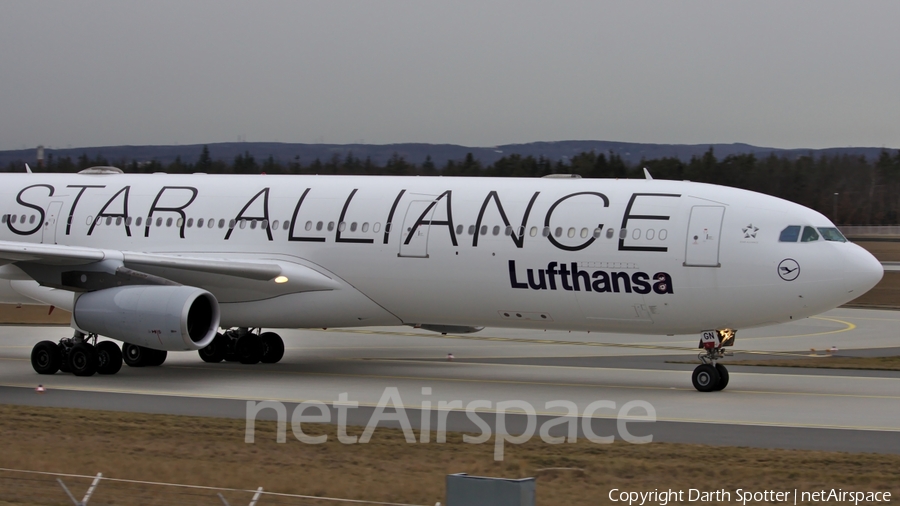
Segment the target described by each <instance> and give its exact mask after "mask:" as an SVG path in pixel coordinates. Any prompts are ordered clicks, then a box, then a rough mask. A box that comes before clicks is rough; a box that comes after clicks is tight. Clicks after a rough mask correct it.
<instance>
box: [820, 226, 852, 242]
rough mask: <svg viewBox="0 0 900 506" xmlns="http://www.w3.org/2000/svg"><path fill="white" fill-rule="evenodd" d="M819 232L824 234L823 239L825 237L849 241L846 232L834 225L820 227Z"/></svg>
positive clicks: (829, 239) (838, 240)
mask: <svg viewBox="0 0 900 506" xmlns="http://www.w3.org/2000/svg"><path fill="white" fill-rule="evenodd" d="M819 233H821V234H822V239H825V240H826V241H832V242H847V238H846V237H844V234H842V233H841V231H840V230H838V229H836V228H834V227H819Z"/></svg>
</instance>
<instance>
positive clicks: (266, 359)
mask: <svg viewBox="0 0 900 506" xmlns="http://www.w3.org/2000/svg"><path fill="white" fill-rule="evenodd" d="M259 341H260V345H261V346H262V358H261V359H260V362H262V363H264V364H276V363H278V361H279V360H281V357H283V356H284V341H283V340H282V339H281V336H279V335H278V334H276V333H274V332H263V333H262V334H260V335H259Z"/></svg>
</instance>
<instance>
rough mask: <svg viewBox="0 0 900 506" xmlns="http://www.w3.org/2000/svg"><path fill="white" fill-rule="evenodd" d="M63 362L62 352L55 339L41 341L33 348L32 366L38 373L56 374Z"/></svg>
mask: <svg viewBox="0 0 900 506" xmlns="http://www.w3.org/2000/svg"><path fill="white" fill-rule="evenodd" d="M61 363H62V353H60V352H59V345H58V344H56V343H54V342H53V341H41V342H39V343H37V344H36V345H34V348H32V349H31V367H33V368H34V371H35V372H36V373H38V374H56V371H59V367H60V365H61Z"/></svg>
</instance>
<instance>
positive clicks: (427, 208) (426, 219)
mask: <svg viewBox="0 0 900 506" xmlns="http://www.w3.org/2000/svg"><path fill="white" fill-rule="evenodd" d="M435 207H437V206H436V205H435V201H434V200H414V201H412V202H410V203H409V207H407V208H406V216H404V217H403V229H402V231H401V234H400V253H399V254H398V255H397V256H401V257H412V258H428V234H429V232H431V217H432V216H433V215H434V210H435Z"/></svg>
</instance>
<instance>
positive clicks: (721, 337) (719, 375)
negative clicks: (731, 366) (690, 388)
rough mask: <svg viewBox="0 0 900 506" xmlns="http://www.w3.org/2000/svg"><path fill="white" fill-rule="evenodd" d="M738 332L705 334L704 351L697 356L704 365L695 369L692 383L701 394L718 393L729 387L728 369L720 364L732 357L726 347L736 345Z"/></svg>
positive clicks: (729, 330)
mask: <svg viewBox="0 0 900 506" xmlns="http://www.w3.org/2000/svg"><path fill="white" fill-rule="evenodd" d="M735 333H736V331H734V330H731V329H726V330H714V331H708V332H704V333H703V334H702V337H701V339H700V348H702V349H703V350H704V351H702V352H700V354H699V355H698V356H697V357H698V358H699V359H700V362H702V364H700V365H698V366H697V368H696V369H694V373H693V374H692V375H691V382H692V383H693V384H694V388H696V389H697V390H699V391H701V392H717V391H719V390H723V389H724V388H725V387H726V386H728V369H726V368H725V366H724V365H722V364H720V363H719V360H721V359H722V358H723V357H726V356H729V355H731V353H728V352H726V351H725V349H724V346H732V345H734V336H735Z"/></svg>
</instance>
